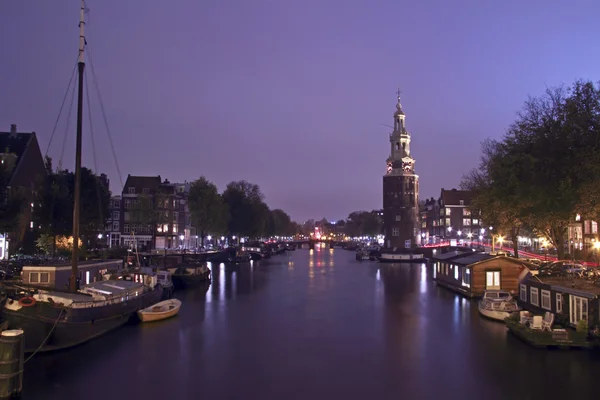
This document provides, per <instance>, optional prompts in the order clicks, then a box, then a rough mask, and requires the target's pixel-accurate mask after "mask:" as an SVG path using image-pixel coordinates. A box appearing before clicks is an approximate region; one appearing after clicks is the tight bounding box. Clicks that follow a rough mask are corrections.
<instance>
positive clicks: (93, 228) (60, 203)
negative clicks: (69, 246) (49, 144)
mask: <svg viewBox="0 0 600 400" xmlns="http://www.w3.org/2000/svg"><path fill="white" fill-rule="evenodd" d="M46 169H47V171H48V172H49V173H48V176H47V177H46V180H45V182H42V183H41V184H40V185H39V190H37V193H36V200H35V203H36V207H35V208H34V215H35V218H36V221H39V223H40V225H41V227H42V232H44V233H46V234H49V235H52V236H55V237H56V236H59V235H64V236H69V235H70V234H71V233H72V229H73V202H74V188H75V174H74V173H72V172H69V171H66V170H65V171H52V161H51V160H50V159H49V158H48V157H47V158H46ZM109 202H110V192H109V191H108V188H106V187H105V186H104V185H102V184H101V182H100V180H99V178H98V177H97V176H96V175H94V174H93V172H92V171H91V170H89V169H88V168H85V167H83V168H82V169H81V208H80V227H81V235H82V236H88V237H90V236H92V237H95V235H96V234H97V233H98V232H99V231H102V230H104V224H105V221H106V217H107V216H108V209H109Z"/></svg>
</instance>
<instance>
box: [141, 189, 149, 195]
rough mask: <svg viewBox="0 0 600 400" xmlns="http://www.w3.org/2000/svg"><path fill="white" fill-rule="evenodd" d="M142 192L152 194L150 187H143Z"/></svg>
mask: <svg viewBox="0 0 600 400" xmlns="http://www.w3.org/2000/svg"><path fill="white" fill-rule="evenodd" d="M142 193H144V194H150V188H143V189H142Z"/></svg>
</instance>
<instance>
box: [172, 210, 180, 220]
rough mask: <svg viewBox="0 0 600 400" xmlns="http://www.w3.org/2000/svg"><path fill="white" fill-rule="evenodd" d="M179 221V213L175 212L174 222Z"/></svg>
mask: <svg viewBox="0 0 600 400" xmlns="http://www.w3.org/2000/svg"><path fill="white" fill-rule="evenodd" d="M177 221H179V213H178V212H177V211H174V212H173V222H177Z"/></svg>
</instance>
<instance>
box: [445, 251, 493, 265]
mask: <svg viewBox="0 0 600 400" xmlns="http://www.w3.org/2000/svg"><path fill="white" fill-rule="evenodd" d="M492 258H498V256H492V255H489V254H486V253H471V254H466V255H465V256H464V257H458V258H455V259H454V260H452V262H453V263H456V264H462V265H471V264H475V263H479V262H482V261H487V260H490V259H492Z"/></svg>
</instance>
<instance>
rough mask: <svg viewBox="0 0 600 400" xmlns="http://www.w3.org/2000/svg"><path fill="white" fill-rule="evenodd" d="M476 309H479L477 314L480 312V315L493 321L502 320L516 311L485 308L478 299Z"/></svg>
mask: <svg viewBox="0 0 600 400" xmlns="http://www.w3.org/2000/svg"><path fill="white" fill-rule="evenodd" d="M477 309H478V310H479V314H481V315H482V316H484V317H486V318H489V319H492V320H494V321H501V322H504V320H505V319H506V318H508V317H510V315H511V314H512V313H514V312H517V311H502V310H490V309H489V308H486V307H484V306H483V305H482V302H481V301H480V302H479V304H478V306H477Z"/></svg>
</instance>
